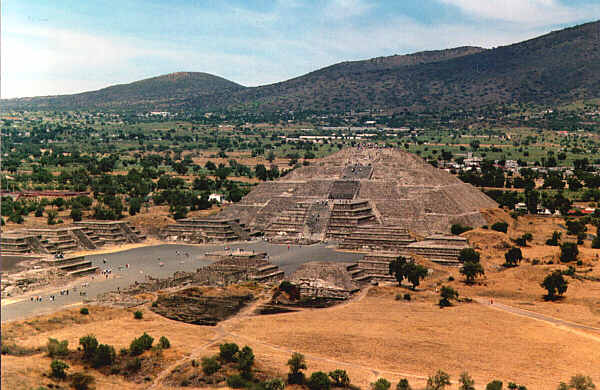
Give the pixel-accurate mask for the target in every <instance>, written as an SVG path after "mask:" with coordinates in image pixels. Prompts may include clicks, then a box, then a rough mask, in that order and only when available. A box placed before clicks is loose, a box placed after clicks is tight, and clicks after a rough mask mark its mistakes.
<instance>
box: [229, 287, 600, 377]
mask: <svg viewBox="0 0 600 390" xmlns="http://www.w3.org/2000/svg"><path fill="white" fill-rule="evenodd" d="M376 295H377V296H367V297H366V298H365V299H363V300H362V301H361V302H357V303H353V304H350V305H345V306H341V307H334V308H331V309H327V310H309V311H303V312H300V313H293V314H282V315H277V316H264V317H252V318H249V319H247V320H245V321H243V322H241V323H239V324H236V325H235V326H233V329H232V330H233V332H235V333H236V334H240V335H244V336H245V337H247V338H248V339H254V340H257V341H260V342H261V343H262V342H266V343H269V344H273V345H279V346H285V348H287V349H290V350H297V351H299V352H302V353H307V354H311V355H316V356H319V357H324V358H329V359H335V360H340V361H344V362H350V363H354V364H357V365H361V366H365V367H373V368H377V369H378V370H387V371H392V372H400V373H412V374H414V375H420V376H425V375H427V374H431V373H433V371H435V370H436V369H438V368H440V369H443V370H445V371H447V372H449V373H450V374H451V375H452V376H453V377H454V378H457V376H458V375H459V374H460V372H462V371H463V370H467V371H469V372H470V373H472V375H473V376H474V377H475V378H476V380H477V381H478V383H487V381H489V380H491V379H493V378H501V379H504V380H512V381H515V382H519V383H523V384H526V385H527V386H528V387H529V388H534V389H545V388H554V387H555V386H556V385H557V384H558V382H559V381H561V380H565V379H568V378H569V377H570V376H571V375H574V374H575V373H579V372H583V373H587V374H590V375H592V376H593V377H594V380H595V381H596V382H597V381H598V380H600V376H599V375H600V373H599V372H598V371H597V367H598V366H599V365H600V342H590V339H588V338H586V337H583V336H581V335H578V334H574V333H571V332H568V331H565V330H562V329H558V328H556V327H554V326H551V325H548V324H546V323H543V322H540V321H535V320H530V319H526V318H522V317H518V316H513V315H509V314H506V313H503V312H499V311H496V310H492V309H488V308H486V307H484V306H481V305H478V304H475V303H472V304H460V305H459V306H457V307H453V308H449V309H443V310H442V309H439V308H438V307H437V306H435V304H434V302H433V298H428V297H427V294H424V295H425V296H423V297H422V298H420V299H418V300H417V301H416V302H411V303H404V302H399V301H395V300H394V299H393V297H392V296H391V295H393V294H391V293H390V294H387V295H386V294H376ZM320 364H321V363H320V362H317V361H315V362H314V363H313V364H311V365H310V370H317V369H320ZM334 365H335V364H334ZM348 371H349V372H350V373H351V376H352V374H353V373H354V370H353V369H348ZM594 375H595V376H594ZM384 376H385V375H384ZM352 377H353V376H352ZM353 379H354V381H357V380H359V381H360V382H359V383H358V384H359V385H363V386H364V385H366V384H367V382H368V381H372V380H373V376H370V377H368V378H367V377H360V378H358V379H357V378H354V377H353ZM365 379H366V381H367V382H365Z"/></svg>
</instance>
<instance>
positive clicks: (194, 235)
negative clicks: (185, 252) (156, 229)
mask: <svg viewBox="0 0 600 390" xmlns="http://www.w3.org/2000/svg"><path fill="white" fill-rule="evenodd" d="M249 235H250V233H249V230H248V228H246V226H245V225H243V224H241V223H240V220H239V218H184V219H180V220H178V221H177V223H175V224H171V225H169V226H167V227H166V228H165V229H164V230H163V231H162V232H161V237H163V238H165V239H167V240H171V241H184V242H193V243H204V242H212V241H217V242H227V241H238V240H247V239H248V237H249Z"/></svg>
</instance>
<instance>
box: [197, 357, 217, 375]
mask: <svg viewBox="0 0 600 390" xmlns="http://www.w3.org/2000/svg"><path fill="white" fill-rule="evenodd" d="M220 369H221V364H219V361H218V360H217V358H216V357H214V356H213V357H203V358H202V372H203V373H204V375H207V376H211V375H213V374H214V373H216V372H217V371H219V370H220Z"/></svg>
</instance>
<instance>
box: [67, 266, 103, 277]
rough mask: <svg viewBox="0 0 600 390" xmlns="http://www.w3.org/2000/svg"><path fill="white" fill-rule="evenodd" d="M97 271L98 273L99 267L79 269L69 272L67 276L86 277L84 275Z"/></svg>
mask: <svg viewBox="0 0 600 390" xmlns="http://www.w3.org/2000/svg"><path fill="white" fill-rule="evenodd" d="M96 271H98V267H97V266H91V267H85V268H78V269H76V270H73V271H69V272H67V276H70V277H78V276H84V275H89V274H93V273H96Z"/></svg>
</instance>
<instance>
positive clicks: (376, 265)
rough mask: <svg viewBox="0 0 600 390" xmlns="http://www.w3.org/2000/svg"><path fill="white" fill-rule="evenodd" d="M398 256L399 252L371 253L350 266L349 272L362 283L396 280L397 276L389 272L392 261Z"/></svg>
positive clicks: (355, 279)
mask: <svg viewBox="0 0 600 390" xmlns="http://www.w3.org/2000/svg"><path fill="white" fill-rule="evenodd" d="M398 256H399V255H398V254H397V253H369V254H366V255H365V256H364V257H363V258H362V259H360V260H359V261H358V262H356V263H354V264H351V265H350V266H348V272H350V274H351V275H352V279H353V280H354V281H356V282H357V283H360V284H365V283H372V282H377V283H381V282H396V278H395V277H394V276H392V275H390V273H389V272H390V263H391V262H392V261H393V260H395V259H396V258H398ZM405 257H406V256H405Z"/></svg>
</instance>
